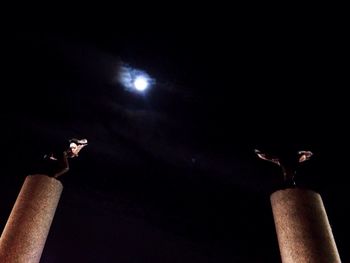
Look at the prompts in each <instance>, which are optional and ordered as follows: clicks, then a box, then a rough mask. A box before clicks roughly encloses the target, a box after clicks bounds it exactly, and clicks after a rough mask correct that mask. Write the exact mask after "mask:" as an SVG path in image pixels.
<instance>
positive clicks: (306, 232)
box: [271, 188, 341, 263]
mask: <svg viewBox="0 0 350 263" xmlns="http://www.w3.org/2000/svg"><path fill="white" fill-rule="evenodd" d="M271 205H272V211H273V217H274V220H275V226H276V231H277V238H278V244H279V248H280V253H281V258H282V262H283V263H304V262H305V263H323V262H324V263H330V262H332V263H337V262H341V261H340V257H339V254H338V250H337V247H336V244H335V241H334V238H333V234H332V230H331V227H330V225H329V222H328V218H327V214H326V210H325V208H324V205H323V202H322V199H321V196H320V195H319V194H318V193H315V192H313V191H311V190H304V189H298V188H290V189H285V190H279V191H277V192H274V193H273V194H272V195H271Z"/></svg>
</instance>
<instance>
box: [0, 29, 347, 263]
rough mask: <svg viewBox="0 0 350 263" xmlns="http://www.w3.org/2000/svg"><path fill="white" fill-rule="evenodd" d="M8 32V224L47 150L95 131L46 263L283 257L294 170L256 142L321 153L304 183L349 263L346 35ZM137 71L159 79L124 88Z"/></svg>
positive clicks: (303, 169) (0, 196)
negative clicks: (273, 200) (278, 219)
mask: <svg viewBox="0 0 350 263" xmlns="http://www.w3.org/2000/svg"><path fill="white" fill-rule="evenodd" d="M3 36H4V37H3V41H2V43H1V45H2V59H1V63H2V64H3V65H2V68H3V71H2V78H1V86H2V88H1V90H2V95H1V100H2V101H1V106H0V107H1V123H2V125H1V127H2V128H1V135H2V136H1V138H2V139H1V148H2V153H1V160H2V162H1V165H2V171H1V174H0V176H1V189H2V190H1V191H0V200H1V202H0V208H1V210H0V225H1V228H3V226H4V225H5V223H6V220H7V217H8V215H9V213H10V211H11V208H12V206H13V204H14V202H15V200H16V196H17V194H18V192H19V190H20V187H21V185H22V183H23V180H24V178H25V176H26V175H28V174H33V173H37V172H40V163H41V161H42V160H41V159H42V157H43V156H44V154H46V153H48V152H50V151H63V150H64V149H65V148H66V147H67V146H68V143H67V140H68V139H69V138H72V137H78V138H87V139H88V140H89V145H88V146H87V147H86V149H84V150H83V151H82V152H81V154H80V156H79V158H77V159H74V160H71V170H70V171H69V173H68V174H66V175H65V176H64V177H62V182H63V184H64V187H65V188H64V191H63V195H62V198H61V201H60V204H59V207H58V209H57V212H56V216H55V219H54V221H53V224H52V227H51V231H50V234H49V237H48V240H47V243H46V246H45V249H44V253H43V256H42V262H50V263H52V262H169V263H170V262H184V263H185V262H192V263H194V262H280V259H279V250H278V244H277V240H276V235H275V229H274V225H273V218H272V212H271V207H270V203H269V195H270V194H271V193H272V192H273V191H274V190H276V189H278V187H279V186H280V184H281V174H280V171H279V169H278V168H277V167H274V166H273V165H272V164H270V163H266V162H263V161H261V160H259V159H257V158H256V156H255V155H254V151H253V150H254V149H255V148H258V149H261V150H264V151H268V152H269V153H273V154H277V155H287V154H288V155H294V154H296V152H297V151H298V150H303V149H307V150H312V151H313V152H314V156H313V159H312V160H310V161H309V162H308V163H305V164H303V165H301V166H300V168H299V170H298V173H297V174H298V177H297V182H298V184H299V185H301V186H307V187H310V188H312V189H314V190H316V191H318V192H320V193H321V195H322V197H323V200H324V203H325V206H326V209H327V212H328V216H329V220H330V223H331V225H332V228H333V232H334V236H335V239H336V242H337V245H338V249H339V252H340V255H341V257H342V260H343V262H350V254H349V250H348V247H349V244H350V240H349V227H348V222H349V215H348V210H349V208H350V206H349V202H348V199H347V197H346V196H347V195H346V191H347V189H348V181H347V176H348V165H347V163H348V154H347V153H348V149H347V148H348V146H349V140H348V134H349V129H348V128H347V126H348V124H347V120H348V113H347V112H348V110H349V109H348V108H349V104H348V103H349V102H348V101H349V99H348V96H347V95H346V94H347V92H348V91H347V89H348V87H349V85H348V84H349V83H348V80H347V75H348V72H347V71H346V66H345V65H346V64H347V63H346V59H345V53H344V37H343V34H342V33H341V32H337V31H335V30H333V29H332V28H327V27H322V28H321V29H319V30H318V29H317V30H316V28H313V27H312V26H311V27H307V28H303V31H300V30H294V29H292V28H289V29H287V28H276V29H275V30H270V29H266V28H260V29H259V30H247V31H241V30H232V32H225V31H223V32H222V31H220V30H213V31H206V32H203V33H202V32H200V31H196V30H193V29H191V30H187V31H166V30H163V31H159V32H147V31H144V30H139V29H135V30H129V31H126V30H125V31H124V32H120V31H118V32H117V31H114V32H113V31H109V32H104V33H101V32H100V31H98V30H89V31H83V30H81V31H79V32H69V33H68V32H51V33H48V32H45V33H43V32H33V31H27V32H17V33H6V34H4V35H3ZM125 65H127V66H130V67H134V68H137V69H141V70H145V71H146V72H147V73H148V74H150V75H151V76H152V77H153V78H154V79H155V81H156V83H155V85H154V86H153V87H152V88H151V89H150V90H148V91H147V92H146V93H145V94H144V95H140V94H136V93H132V92H129V91H127V90H125V89H124V88H123V87H122V86H121V85H120V84H118V83H117V82H116V76H117V74H118V70H119V69H120V67H121V66H125Z"/></svg>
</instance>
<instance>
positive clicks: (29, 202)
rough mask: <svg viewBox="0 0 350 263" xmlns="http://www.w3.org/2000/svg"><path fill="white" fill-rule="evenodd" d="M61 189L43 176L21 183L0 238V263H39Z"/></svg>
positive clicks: (57, 183) (27, 179) (59, 184)
mask: <svg viewBox="0 0 350 263" xmlns="http://www.w3.org/2000/svg"><path fill="white" fill-rule="evenodd" d="M62 189H63V186H62V184H61V182H60V181H58V180H56V179H55V178H52V177H48V176H46V175H30V176H27V178H26V179H25V181H24V184H23V186H22V189H21V191H20V193H19V195H18V197H17V200H16V203H15V205H14V207H13V209H12V212H11V214H10V217H9V219H8V221H7V223H6V226H5V228H4V231H3V233H2V235H1V238H0V262H1V263H38V262H39V261H40V257H41V253H42V251H43V248H44V245H45V242H46V238H47V235H48V233H49V230H50V226H51V222H52V220H53V217H54V215H55V211H56V207H57V205H58V202H59V199H60V196H61V192H62Z"/></svg>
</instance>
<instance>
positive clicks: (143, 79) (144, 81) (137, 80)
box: [118, 66, 155, 93]
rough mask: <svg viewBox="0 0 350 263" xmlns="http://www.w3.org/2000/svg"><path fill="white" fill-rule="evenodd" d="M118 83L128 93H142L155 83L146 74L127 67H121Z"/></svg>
mask: <svg viewBox="0 0 350 263" xmlns="http://www.w3.org/2000/svg"><path fill="white" fill-rule="evenodd" d="M118 81H119V83H120V84H122V85H123V86H124V88H125V89H126V90H128V91H130V92H137V93H144V92H145V91H146V90H147V89H149V88H150V87H151V86H152V84H154V83H155V81H154V79H152V78H151V77H150V76H149V75H148V74H147V73H146V72H144V71H142V70H138V69H134V68H131V67H128V66H122V67H121V68H120V71H119V77H118Z"/></svg>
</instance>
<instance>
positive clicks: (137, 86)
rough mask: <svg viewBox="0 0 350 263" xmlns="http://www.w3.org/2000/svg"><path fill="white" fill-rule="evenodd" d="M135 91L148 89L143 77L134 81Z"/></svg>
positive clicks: (146, 81)
mask: <svg viewBox="0 0 350 263" xmlns="http://www.w3.org/2000/svg"><path fill="white" fill-rule="evenodd" d="M134 86H135V89H137V90H139V91H144V90H145V89H147V87H148V80H147V79H146V78H145V77H144V76H138V77H136V79H135V80H134Z"/></svg>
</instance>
